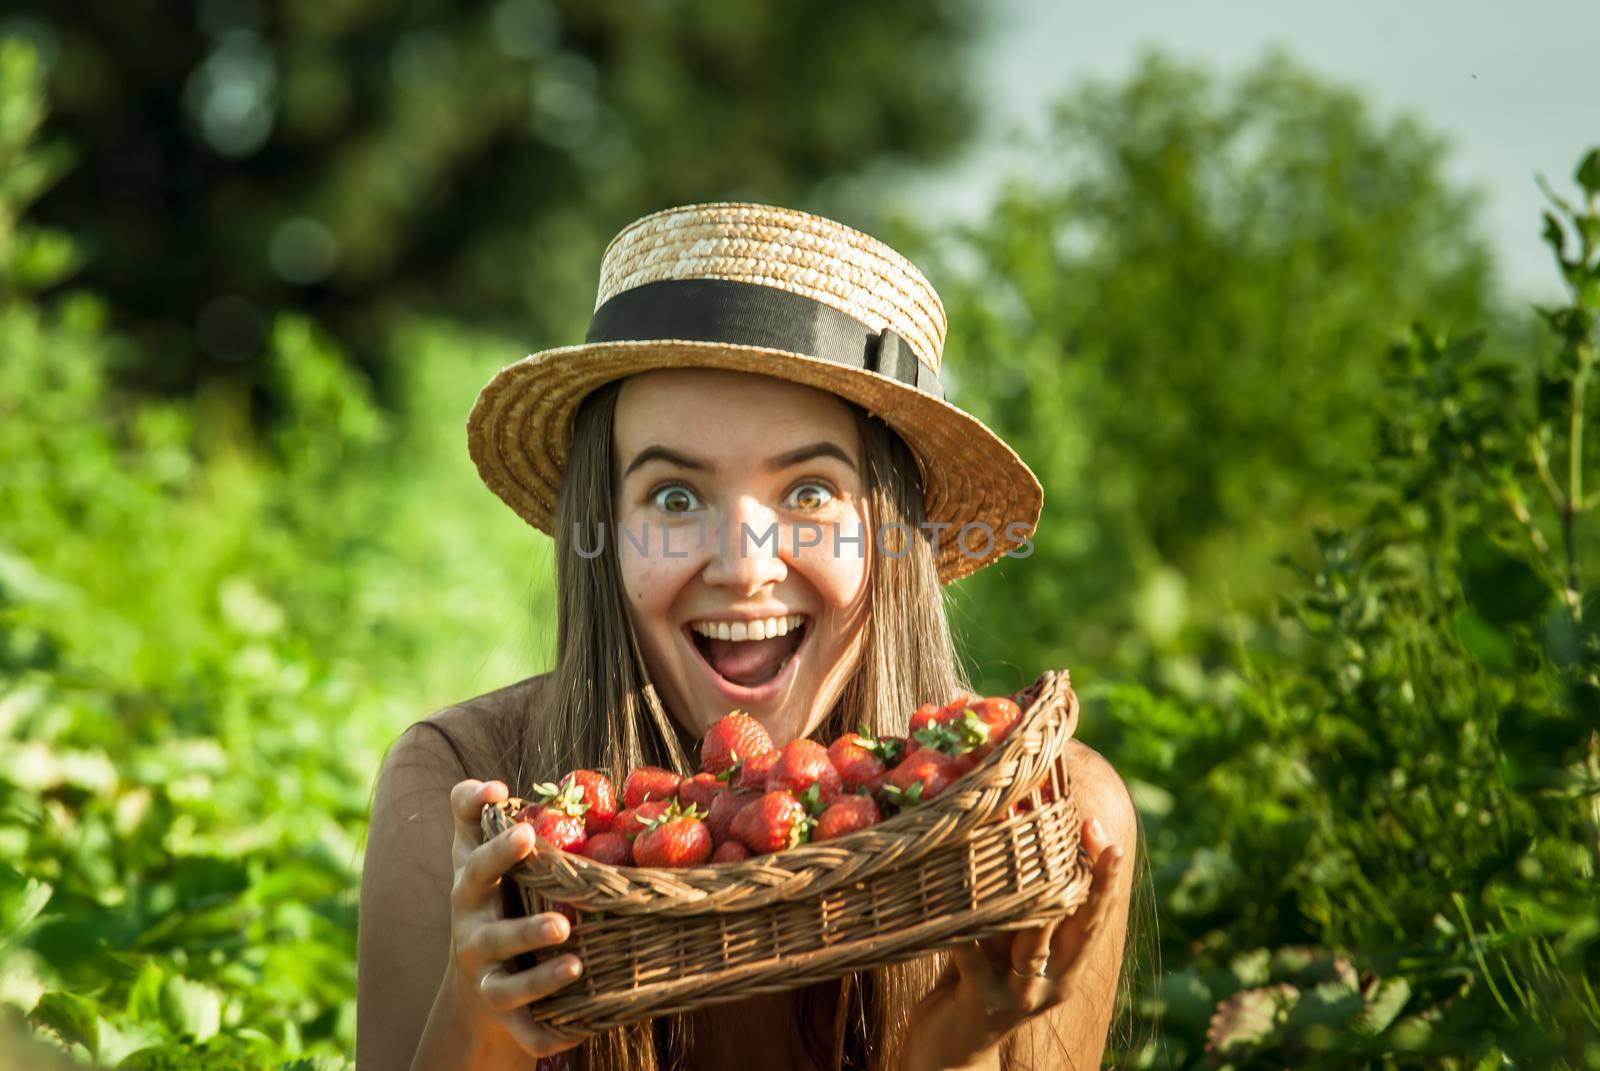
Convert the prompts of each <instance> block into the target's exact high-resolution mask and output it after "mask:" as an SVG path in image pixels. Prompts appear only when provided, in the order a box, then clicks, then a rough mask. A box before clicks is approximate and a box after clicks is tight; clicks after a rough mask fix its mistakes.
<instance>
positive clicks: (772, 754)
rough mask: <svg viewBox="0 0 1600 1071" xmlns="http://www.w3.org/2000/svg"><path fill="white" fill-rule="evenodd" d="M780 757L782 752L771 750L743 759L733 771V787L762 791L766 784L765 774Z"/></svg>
mask: <svg viewBox="0 0 1600 1071" xmlns="http://www.w3.org/2000/svg"><path fill="white" fill-rule="evenodd" d="M781 755H782V752H780V751H777V750H773V751H768V752H764V753H762V754H760V755H752V756H751V757H750V758H748V759H745V760H744V761H743V762H741V763H740V764H739V765H738V766H737V767H735V769H734V774H733V787H734V788H751V789H755V790H756V791H757V792H760V791H762V790H763V789H764V788H765V786H766V783H767V774H768V773H769V772H770V771H771V770H772V767H773V765H774V764H776V763H777V761H778V758H779V756H781Z"/></svg>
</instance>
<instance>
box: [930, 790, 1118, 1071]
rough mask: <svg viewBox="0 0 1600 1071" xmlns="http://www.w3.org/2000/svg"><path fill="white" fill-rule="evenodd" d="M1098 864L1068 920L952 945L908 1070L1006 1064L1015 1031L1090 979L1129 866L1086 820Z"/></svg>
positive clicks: (1087, 841) (1086, 840) (1088, 846)
mask: <svg viewBox="0 0 1600 1071" xmlns="http://www.w3.org/2000/svg"><path fill="white" fill-rule="evenodd" d="M1082 839H1083V846H1084V850H1085V851H1087V852H1088V854H1089V858H1090V860H1091V861H1092V862H1093V865H1094V878H1093V881H1092V882H1091V884H1090V886H1089V896H1088V899H1087V900H1085V901H1084V902H1083V904H1081V905H1080V906H1079V907H1078V910H1077V911H1076V912H1074V913H1073V914H1072V915H1070V916H1068V917H1067V918H1065V919H1062V920H1059V921H1056V922H1051V923H1048V924H1047V925H1044V926H1040V927H1036V928H1033V929H1027V930H1017V931H1015V932H1012V933H1003V934H998V935H996V936H994V937H989V938H985V939H984V940H982V941H972V942H969V943H967V944H964V945H960V946H958V947H956V948H954V949H952V950H951V962H952V966H953V968H954V969H953V970H948V971H946V973H945V976H944V977H943V978H942V979H940V981H939V984H938V985H937V986H935V987H934V989H933V991H932V992H930V993H929V994H928V995H927V997H925V998H924V999H923V1001H922V1003H921V1004H919V1005H918V1006H917V1008H916V1010H915V1011H913V1013H912V1018H911V1028H910V1030H909V1031H908V1033H907V1039H906V1048H905V1052H904V1054H903V1056H902V1058H901V1068H902V1071H932V1069H934V1068H939V1069H945V1071H948V1069H952V1068H968V1067H990V1066H994V1067H998V1066H999V1046H1000V1042H1001V1041H1003V1040H1004V1039H1005V1037H1006V1035H1007V1034H1009V1033H1011V1032H1012V1031H1013V1030H1015V1029H1016V1028H1017V1027H1019V1026H1021V1025H1022V1024H1024V1023H1026V1022H1028V1021H1029V1020H1030V1019H1033V1018H1035V1017H1036V1016H1039V1015H1040V1014H1042V1013H1044V1012H1047V1011H1049V1010H1050V1009H1052V1008H1055V1007H1057V1006H1058V1005H1060V1004H1061V1003H1063V1002H1064V1001H1065V1000H1066V999H1067V997H1068V996H1069V995H1070V994H1071V993H1073V991H1074V990H1075V989H1076V988H1077V987H1078V986H1079V985H1080V984H1082V977H1081V975H1082V966H1083V957H1082V952H1083V949H1084V946H1085V945H1086V944H1087V943H1088V941H1089V938H1090V937H1092V936H1093V935H1094V934H1095V933H1097V932H1099V930H1100V929H1101V928H1102V926H1103V925H1104V923H1105V919H1106V915H1107V913H1108V911H1109V907H1110V905H1111V903H1112V902H1113V900H1114V897H1113V896H1112V893H1111V890H1112V886H1113V885H1114V884H1115V883H1116V881H1117V878H1118V876H1119V875H1120V874H1121V872H1122V868H1123V866H1125V865H1126V863H1125V860H1124V858H1123V854H1124V853H1123V851H1122V849H1121V848H1120V847H1118V846H1116V845H1113V844H1110V843H1109V839H1108V838H1107V836H1106V834H1105V831H1104V830H1103V829H1102V828H1101V826H1100V823H1099V822H1098V821H1089V822H1085V823H1084V826H1083V838H1082Z"/></svg>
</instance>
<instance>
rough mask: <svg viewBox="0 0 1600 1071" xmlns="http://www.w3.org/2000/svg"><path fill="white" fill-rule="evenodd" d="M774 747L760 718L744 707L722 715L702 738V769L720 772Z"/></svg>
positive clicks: (708, 771)
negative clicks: (757, 718) (749, 713)
mask: <svg viewBox="0 0 1600 1071" xmlns="http://www.w3.org/2000/svg"><path fill="white" fill-rule="evenodd" d="M771 750H772V737H771V736H769V735H767V730H766V729H765V728H764V727H763V726H762V724H761V723H760V722H759V721H756V720H755V719H754V718H752V717H751V716H750V715H748V714H746V713H745V712H744V711H742V710H735V711H733V712H732V713H730V714H727V715H724V716H723V717H722V718H719V719H718V720H717V722H716V724H715V725H713V726H711V729H710V730H709V731H708V732H707V733H706V736H705V739H704V740H702V741H700V769H702V770H704V771H705V772H706V773H709V774H719V773H722V772H724V771H725V770H730V769H732V768H733V767H734V766H735V765H737V764H738V763H739V762H741V761H743V760H745V759H748V758H752V757H754V756H756V755H765V754H766V753H767V752H769V751H771Z"/></svg>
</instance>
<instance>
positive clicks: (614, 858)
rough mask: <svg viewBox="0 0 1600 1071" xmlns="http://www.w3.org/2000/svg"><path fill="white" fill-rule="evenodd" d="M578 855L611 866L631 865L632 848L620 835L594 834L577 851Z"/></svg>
mask: <svg viewBox="0 0 1600 1071" xmlns="http://www.w3.org/2000/svg"><path fill="white" fill-rule="evenodd" d="M578 854H579V855H582V856H585V857H587V858H589V859H593V860H594V861H595V862H597V863H610V864H611V865H612V866H632V865H633V846H632V845H631V844H630V843H629V841H628V838H627V837H625V836H623V835H622V834H621V833H615V832H608V833H596V834H595V835H594V836H592V837H590V838H589V839H588V840H587V841H585V842H584V843H583V846H582V847H580V848H579V849H578Z"/></svg>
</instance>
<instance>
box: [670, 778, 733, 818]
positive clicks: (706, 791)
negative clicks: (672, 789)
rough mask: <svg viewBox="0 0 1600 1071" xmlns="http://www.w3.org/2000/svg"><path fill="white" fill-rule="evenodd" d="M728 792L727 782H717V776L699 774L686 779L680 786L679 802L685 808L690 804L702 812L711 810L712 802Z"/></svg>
mask: <svg viewBox="0 0 1600 1071" xmlns="http://www.w3.org/2000/svg"><path fill="white" fill-rule="evenodd" d="M726 791H728V783H727V782H726V781H719V780H717V775H716V774H709V773H697V774H695V775H694V776H693V777H685V778H684V779H683V780H682V781H681V782H679V784H678V800H679V802H681V803H682V804H683V805H684V806H685V807H688V806H689V805H690V804H693V805H694V806H696V807H698V808H700V809H701V810H702V811H707V812H709V811H710V810H711V801H712V800H714V799H716V798H717V797H718V796H720V795H722V794H723V793H724V792H726Z"/></svg>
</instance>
